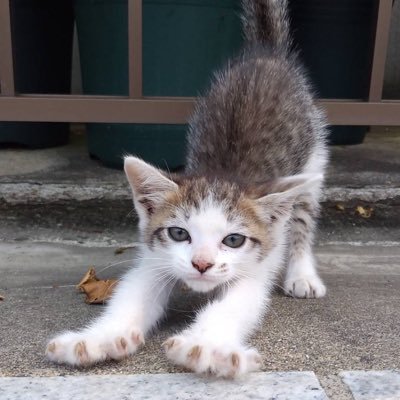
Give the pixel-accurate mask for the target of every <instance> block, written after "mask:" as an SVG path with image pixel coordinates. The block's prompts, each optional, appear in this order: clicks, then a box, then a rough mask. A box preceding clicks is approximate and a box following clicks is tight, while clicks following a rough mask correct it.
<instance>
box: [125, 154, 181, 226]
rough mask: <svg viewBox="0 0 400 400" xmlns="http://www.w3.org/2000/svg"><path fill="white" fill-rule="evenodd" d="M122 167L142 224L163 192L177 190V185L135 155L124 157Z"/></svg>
mask: <svg viewBox="0 0 400 400" xmlns="http://www.w3.org/2000/svg"><path fill="white" fill-rule="evenodd" d="M124 169H125V174H126V177H127V178H128V181H129V184H130V185H131V188H132V193H133V200H134V203H135V208H136V211H137V213H138V214H139V218H140V222H141V224H143V223H145V222H147V220H148V218H149V216H150V215H151V214H153V212H154V210H155V208H156V207H157V205H158V204H160V203H161V202H162V201H163V199H164V196H165V194H166V193H167V192H173V191H176V190H178V185H177V184H176V183H175V182H174V181H172V180H171V179H168V178H167V177H166V176H165V175H164V174H163V173H162V172H161V171H160V170H159V169H157V168H155V167H153V166H152V165H150V164H147V163H146V162H144V161H143V160H141V159H140V158H137V157H132V156H128V157H125V162H124Z"/></svg>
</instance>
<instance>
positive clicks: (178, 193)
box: [46, 0, 327, 377]
mask: <svg viewBox="0 0 400 400" xmlns="http://www.w3.org/2000/svg"><path fill="white" fill-rule="evenodd" d="M286 3H287V1H286V0H285V1H282V0H279V1H278V0H243V16H242V19H243V27H244V32H245V37H246V42H247V43H246V46H245V48H244V50H243V51H242V53H241V55H240V56H239V57H237V58H236V59H235V60H233V61H230V62H229V63H228V65H227V66H226V67H225V69H223V70H222V71H220V72H217V73H216V75H215V78H214V81H213V83H212V85H211V88H210V89H209V91H208V93H207V94H206V96H205V97H204V98H202V99H199V100H198V102H197V105H196V108H195V111H194V115H193V116H192V118H191V121H190V127H189V134H188V156H187V165H186V170H185V172H184V174H182V175H176V176H170V175H169V174H165V173H164V172H162V171H160V170H158V169H156V168H154V167H153V166H151V165H149V164H147V163H145V162H144V161H142V160H140V159H138V158H135V157H126V158H125V172H126V175H127V178H128V181H129V183H130V185H131V188H132V191H133V199H134V205H135V208H136V211H137V213H138V215H139V229H140V233H141V239H142V242H143V249H142V251H141V261H140V263H139V265H137V266H136V267H135V268H133V269H132V270H131V271H130V272H128V273H127V274H126V276H125V277H124V278H123V279H122V281H121V283H120V285H119V286H118V288H117V290H116V292H115V294H114V296H113V297H112V299H111V301H110V303H109V304H108V306H107V308H106V310H105V312H104V314H103V315H102V316H101V317H100V318H99V319H97V320H96V321H94V322H93V323H92V324H91V325H89V326H88V327H86V328H83V329H82V330H80V331H77V332H66V333H63V334H61V335H60V336H57V337H55V338H54V339H53V340H51V341H50V343H49V344H48V346H47V350H46V354H47V356H48V358H49V359H50V360H53V361H55V362H59V363H66V364H71V365H89V364H92V363H96V362H99V361H103V360H105V359H122V358H124V357H126V356H129V355H131V354H133V353H135V351H136V350H137V349H138V347H139V346H141V345H143V344H144V337H145V335H147V334H148V332H149V331H150V330H151V329H152V328H153V327H154V326H155V325H156V324H157V322H158V321H159V320H160V319H161V318H162V317H163V315H164V310H165V308H166V304H167V301H168V297H169V295H170V293H171V291H172V290H173V288H174V285H175V283H176V282H177V281H182V282H184V283H186V285H187V286H189V287H190V288H191V289H193V290H195V291H199V292H213V293H215V291H216V290H217V291H218V290H219V295H218V296H217V297H216V298H214V299H213V300H210V301H209V303H208V304H207V305H206V306H205V307H204V308H203V309H202V310H200V311H199V312H198V313H197V316H196V318H195V320H194V322H193V323H192V324H191V325H190V326H189V327H187V328H186V329H185V330H183V331H182V332H180V333H178V334H176V335H175V336H172V337H171V338H169V339H167V341H166V342H165V343H164V344H163V347H164V349H165V352H166V355H167V357H168V358H169V359H170V360H171V361H172V362H173V363H175V364H177V365H180V366H183V367H186V368H187V369H189V370H192V371H195V372H198V373H204V372H207V373H211V374H214V375H216V376H224V377H235V376H237V375H240V374H243V373H245V372H249V371H254V370H257V369H258V368H259V367H260V364H261V358H260V355H259V354H258V352H257V350H255V349H253V348H249V347H248V345H247V344H246V341H247V338H248V337H249V335H250V334H251V333H252V332H253V331H254V329H255V328H257V326H258V324H259V322H260V320H261V318H262V316H263V314H264V312H265V310H266V309H267V307H268V303H269V299H270V292H271V290H272V288H273V286H274V281H275V280H276V278H277V274H278V272H279V271H280V269H281V266H282V265H283V264H285V263H286V264H287V269H286V277H285V280H284V290H285V292H286V294H288V295H290V296H294V297H307V298H308V297H321V296H324V294H325V286H324V284H323V283H322V281H321V279H320V278H319V276H318V274H317V272H316V267H315V261H314V257H313V254H312V249H311V245H312V236H313V230H314V219H315V216H316V215H317V213H318V198H319V195H320V190H321V185H322V178H323V172H324V168H325V164H326V159H327V149H326V144H325V137H326V131H325V126H324V117H323V114H322V113H321V112H320V111H319V110H318V108H317V107H316V105H315V103H314V100H313V98H312V96H311V94H310V90H309V86H308V83H307V79H306V78H305V76H304V73H303V71H302V69H301V67H300V66H299V65H298V63H297V60H296V57H295V55H293V54H291V52H290V38H289V32H288V25H289V23H288V18H287V4H286Z"/></svg>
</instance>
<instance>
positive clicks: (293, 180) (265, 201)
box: [256, 174, 323, 222]
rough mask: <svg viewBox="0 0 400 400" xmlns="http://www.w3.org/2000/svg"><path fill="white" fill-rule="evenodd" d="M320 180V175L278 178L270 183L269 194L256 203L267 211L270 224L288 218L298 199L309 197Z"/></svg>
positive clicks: (317, 186)
mask: <svg viewBox="0 0 400 400" xmlns="http://www.w3.org/2000/svg"><path fill="white" fill-rule="evenodd" d="M322 179H323V175H322V174H299V175H293V176H287V177H283V178H278V179H276V180H274V181H273V182H271V183H270V185H269V186H270V190H269V194H267V195H266V196H263V197H260V198H258V199H257V200H256V201H257V203H258V204H259V205H261V206H262V207H263V208H264V209H265V210H267V215H268V219H269V220H270V221H271V222H273V221H276V220H278V219H282V218H288V217H290V215H291V212H292V208H293V205H294V204H296V201H298V199H299V197H300V196H307V195H311V194H312V193H313V191H314V190H317V189H318V188H319V187H320V185H321V182H322Z"/></svg>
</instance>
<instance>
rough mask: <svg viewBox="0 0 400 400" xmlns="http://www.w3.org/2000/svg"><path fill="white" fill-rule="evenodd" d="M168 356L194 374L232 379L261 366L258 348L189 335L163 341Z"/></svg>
mask: <svg viewBox="0 0 400 400" xmlns="http://www.w3.org/2000/svg"><path fill="white" fill-rule="evenodd" d="M163 347H164V350H165V352H166V355H167V357H168V358H169V359H170V360H171V361H173V362H174V363H175V364H177V365H180V366H183V367H185V368H188V369H190V370H192V371H194V372H197V373H210V374H213V375H216V376H219V377H226V378H234V377H236V376H239V375H241V374H244V373H246V372H251V371H256V370H258V369H259V368H260V367H261V356H260V355H259V354H258V352H257V350H255V349H249V348H245V347H243V346H225V345H222V346H217V345H214V344H212V343H210V342H205V341H204V342H203V341H201V340H196V339H195V338H191V337H190V336H184V335H180V336H174V337H171V338H169V339H167V340H166V341H165V342H164V343H163Z"/></svg>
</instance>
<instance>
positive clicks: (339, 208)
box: [335, 204, 344, 211]
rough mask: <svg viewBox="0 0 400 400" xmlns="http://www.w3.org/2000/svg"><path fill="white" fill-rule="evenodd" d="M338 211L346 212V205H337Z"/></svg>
mask: <svg viewBox="0 0 400 400" xmlns="http://www.w3.org/2000/svg"><path fill="white" fill-rule="evenodd" d="M335 208H336V210H338V211H344V205H343V204H336V205H335Z"/></svg>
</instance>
